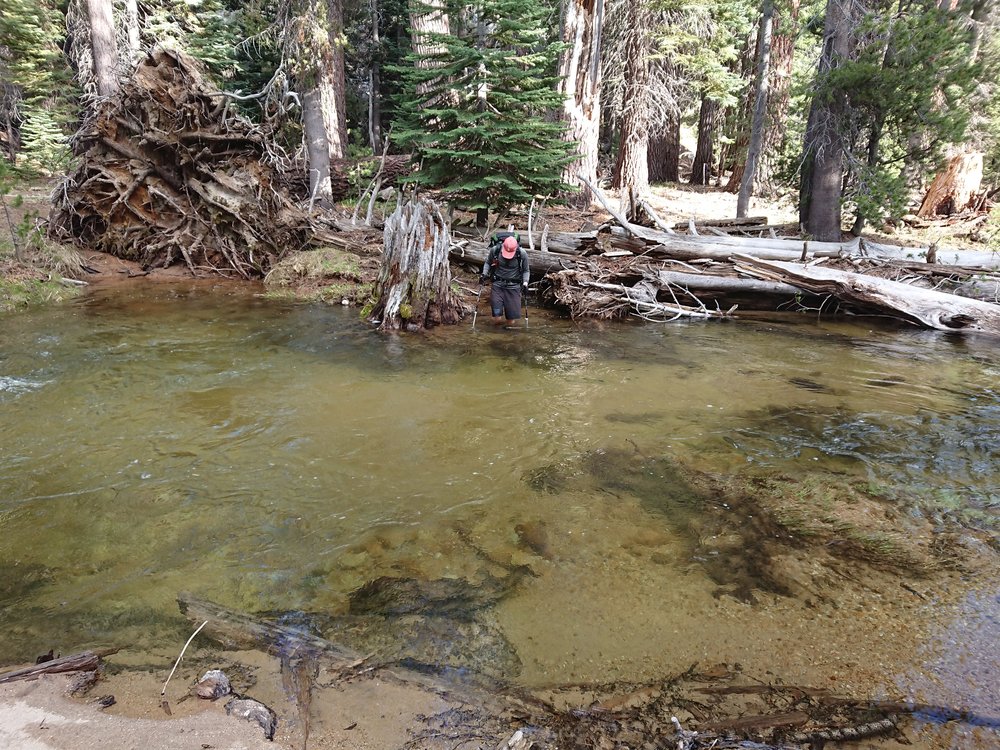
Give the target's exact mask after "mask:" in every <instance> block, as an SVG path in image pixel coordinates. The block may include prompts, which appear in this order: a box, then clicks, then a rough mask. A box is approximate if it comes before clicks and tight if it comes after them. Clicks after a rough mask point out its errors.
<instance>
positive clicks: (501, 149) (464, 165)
mask: <svg viewBox="0 0 1000 750" xmlns="http://www.w3.org/2000/svg"><path fill="white" fill-rule="evenodd" d="M464 20H465V21H466V23H464V24H461V25H459V24H452V27H451V29H452V30H451V33H449V34H440V35H435V38H433V39H429V40H428V41H429V42H430V43H431V45H432V46H433V47H434V48H436V49H438V50H440V51H439V52H436V53H432V56H431V58H432V59H430V60H425V61H424V65H418V64H417V62H418V59H417V57H416V55H413V54H411V55H409V56H408V57H407V62H409V63H410V66H411V67H407V68H403V69H401V72H402V74H403V76H404V86H405V91H406V92H407V93H406V94H404V98H403V100H402V101H401V103H400V117H399V119H398V120H397V121H396V122H395V124H394V138H395V140H396V141H397V143H398V144H399V145H401V146H402V147H404V148H409V149H412V151H413V152H414V153H415V154H416V157H417V159H418V160H419V164H420V168H419V169H418V170H417V172H416V173H415V174H414V175H412V176H411V177H410V178H409V179H410V180H411V181H412V182H415V183H417V184H420V185H425V186H431V187H435V188H440V189H441V190H443V191H444V192H445V193H446V194H447V195H448V196H449V198H450V199H451V201H452V202H453V203H454V204H455V205H457V206H460V207H464V208H467V209H475V210H476V212H477V221H478V223H479V224H480V225H481V226H482V225H485V224H486V220H487V218H488V212H489V211H490V210H494V211H499V212H503V211H506V210H507V209H509V208H510V207H511V206H514V205H517V204H526V203H529V202H530V201H531V200H532V199H533V198H534V197H535V196H539V195H540V196H546V197H548V196H555V195H557V194H558V193H560V192H563V191H565V190H568V189H569V186H567V185H566V184H564V183H563V181H562V168H563V166H564V165H565V164H567V163H568V162H569V161H570V159H572V158H573V157H572V154H571V149H572V144H571V143H566V142H564V141H563V140H562V139H561V133H562V130H563V127H564V126H563V125H561V124H560V123H558V122H556V121H554V120H555V118H554V117H553V113H554V112H556V111H557V110H558V109H559V107H560V106H561V104H562V97H561V96H560V95H559V94H558V93H557V91H556V87H555V82H556V80H557V79H556V76H555V74H554V70H555V65H556V62H557V57H558V55H559V52H560V49H561V45H559V44H552V43H550V40H549V39H548V38H547V36H546V31H545V26H544V21H545V8H544V7H543V6H542V5H541V4H539V3H535V2H531V0H482V1H481V2H478V3H475V4H474V5H472V6H470V7H469V9H468V13H467V15H466V16H465V18H464ZM428 63H429V64H428ZM417 91H420V92H422V94H421V95H420V96H417V94H416V92H417Z"/></svg>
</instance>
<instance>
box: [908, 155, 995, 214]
mask: <svg viewBox="0 0 1000 750" xmlns="http://www.w3.org/2000/svg"><path fill="white" fill-rule="evenodd" d="M982 182H983V154H982V153H979V152H973V153H966V154H958V155H957V156H954V157H952V158H951V160H950V161H949V162H948V166H947V167H945V169H944V170H942V171H941V172H939V173H938V174H937V176H936V177H935V178H934V182H932V183H931V186H930V187H929V188H928V189H927V194H926V195H925V196H924V200H923V202H922V203H921V204H920V210H919V211H917V216H919V217H920V218H923V219H926V218H928V217H930V216H935V215H944V216H949V215H951V214H957V213H960V212H961V211H963V210H964V209H966V208H968V207H969V206H970V205H971V204H972V203H973V201H974V200H975V198H976V194H977V193H978V192H979V189H980V187H981V185H982Z"/></svg>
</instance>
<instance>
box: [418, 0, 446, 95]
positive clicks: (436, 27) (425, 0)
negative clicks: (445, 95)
mask: <svg viewBox="0 0 1000 750" xmlns="http://www.w3.org/2000/svg"><path fill="white" fill-rule="evenodd" d="M445 7H446V6H445V2H444V0H410V30H411V31H410V33H411V45H412V47H413V51H414V52H415V53H416V54H417V56H418V60H417V65H419V66H420V67H421V68H430V67H432V66H433V65H434V62H433V61H431V60H429V59H428V58H429V57H430V56H431V55H434V54H439V53H441V52H444V51H445V48H444V46H443V45H442V44H441V43H440V42H439V41H437V40H435V39H434V38H433V37H434V35H439V34H443V35H447V34H449V33H451V32H450V29H451V25H450V24H449V23H448V13H447V11H446V10H445ZM433 83H434V82H433V81H428V82H427V83H421V84H420V85H418V86H417V96H418V97H419V96H423V95H424V94H426V93H427V91H428V90H430V89H432V88H433ZM432 103H433V102H427V103H426V104H427V105H430V104H432ZM425 106H426V105H425Z"/></svg>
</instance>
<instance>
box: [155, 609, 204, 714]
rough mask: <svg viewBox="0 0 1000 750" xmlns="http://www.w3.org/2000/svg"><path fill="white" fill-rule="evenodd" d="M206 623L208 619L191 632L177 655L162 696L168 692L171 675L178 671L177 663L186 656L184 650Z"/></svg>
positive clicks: (164, 684)
mask: <svg viewBox="0 0 1000 750" xmlns="http://www.w3.org/2000/svg"><path fill="white" fill-rule="evenodd" d="M206 625H208V620H205V622H203V623H202V624H201V625H199V626H198V629H197V630H196V631H194V632H193V633H192V634H191V637H190V638H188V642H187V643H185V644H184V648H182V649H181V653H180V655H179V656H178V657H177V661H175V662H174V668H173V669H171V670H170V674H169V675H167V682H164V683H163V690H161V691H160V696H161V697H162V696H164V695H166V694H167V683H169V682H170V678H171V677H173V676H174V672H176V671H177V665H179V664H180V663H181V659H183V658H184V652H185V651H187V648H188V646H190V645H191V641H193V640H194V637H195V636H196V635H198V633H200V632H201V629H202V628H203V627H205V626H206Z"/></svg>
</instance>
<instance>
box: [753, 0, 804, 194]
mask: <svg viewBox="0 0 1000 750" xmlns="http://www.w3.org/2000/svg"><path fill="white" fill-rule="evenodd" d="M798 27H799V0H788V2H782V3H781V5H780V6H777V7H776V8H775V15H774V36H773V38H772V40H771V71H770V85H769V86H768V88H769V89H770V95H769V96H768V102H769V104H768V107H767V126H766V127H765V128H764V145H763V147H762V148H761V153H760V162H759V165H758V167H757V175H756V179H755V180H754V182H755V183H756V185H757V188H756V191H757V194H758V195H771V194H773V193H774V192H775V187H776V186H775V182H774V174H775V171H776V166H775V165H776V161H777V156H778V155H779V154H781V153H782V151H783V147H784V145H785V132H786V130H787V127H786V123H787V121H788V102H789V99H790V91H791V85H792V63H793V62H794V58H795V38H796V36H797V35H798Z"/></svg>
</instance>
